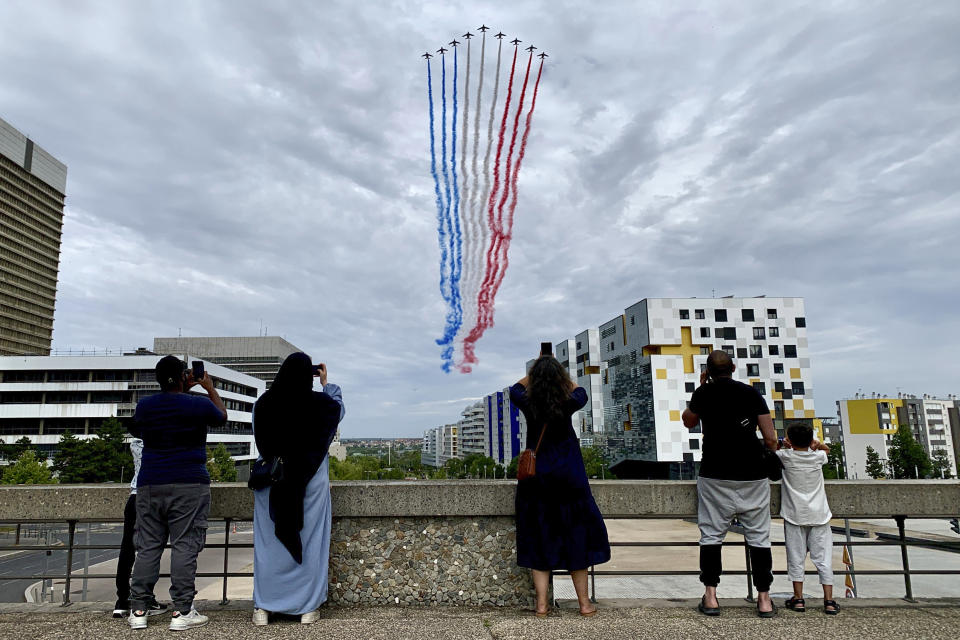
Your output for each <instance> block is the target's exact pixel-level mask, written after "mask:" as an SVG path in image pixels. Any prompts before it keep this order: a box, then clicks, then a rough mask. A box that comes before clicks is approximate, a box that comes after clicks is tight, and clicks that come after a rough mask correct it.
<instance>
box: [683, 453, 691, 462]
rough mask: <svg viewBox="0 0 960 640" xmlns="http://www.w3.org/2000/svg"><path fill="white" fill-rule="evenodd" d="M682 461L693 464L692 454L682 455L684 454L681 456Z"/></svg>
mask: <svg viewBox="0 0 960 640" xmlns="http://www.w3.org/2000/svg"><path fill="white" fill-rule="evenodd" d="M683 461H684V462H693V454H692V453H684V454H683Z"/></svg>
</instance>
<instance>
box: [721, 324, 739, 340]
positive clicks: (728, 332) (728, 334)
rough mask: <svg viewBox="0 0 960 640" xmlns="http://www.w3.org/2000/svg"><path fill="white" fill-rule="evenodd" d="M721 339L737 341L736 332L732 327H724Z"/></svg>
mask: <svg viewBox="0 0 960 640" xmlns="http://www.w3.org/2000/svg"><path fill="white" fill-rule="evenodd" d="M723 338H724V339H725V340H736V339H737V330H736V328H734V327H724V328H723Z"/></svg>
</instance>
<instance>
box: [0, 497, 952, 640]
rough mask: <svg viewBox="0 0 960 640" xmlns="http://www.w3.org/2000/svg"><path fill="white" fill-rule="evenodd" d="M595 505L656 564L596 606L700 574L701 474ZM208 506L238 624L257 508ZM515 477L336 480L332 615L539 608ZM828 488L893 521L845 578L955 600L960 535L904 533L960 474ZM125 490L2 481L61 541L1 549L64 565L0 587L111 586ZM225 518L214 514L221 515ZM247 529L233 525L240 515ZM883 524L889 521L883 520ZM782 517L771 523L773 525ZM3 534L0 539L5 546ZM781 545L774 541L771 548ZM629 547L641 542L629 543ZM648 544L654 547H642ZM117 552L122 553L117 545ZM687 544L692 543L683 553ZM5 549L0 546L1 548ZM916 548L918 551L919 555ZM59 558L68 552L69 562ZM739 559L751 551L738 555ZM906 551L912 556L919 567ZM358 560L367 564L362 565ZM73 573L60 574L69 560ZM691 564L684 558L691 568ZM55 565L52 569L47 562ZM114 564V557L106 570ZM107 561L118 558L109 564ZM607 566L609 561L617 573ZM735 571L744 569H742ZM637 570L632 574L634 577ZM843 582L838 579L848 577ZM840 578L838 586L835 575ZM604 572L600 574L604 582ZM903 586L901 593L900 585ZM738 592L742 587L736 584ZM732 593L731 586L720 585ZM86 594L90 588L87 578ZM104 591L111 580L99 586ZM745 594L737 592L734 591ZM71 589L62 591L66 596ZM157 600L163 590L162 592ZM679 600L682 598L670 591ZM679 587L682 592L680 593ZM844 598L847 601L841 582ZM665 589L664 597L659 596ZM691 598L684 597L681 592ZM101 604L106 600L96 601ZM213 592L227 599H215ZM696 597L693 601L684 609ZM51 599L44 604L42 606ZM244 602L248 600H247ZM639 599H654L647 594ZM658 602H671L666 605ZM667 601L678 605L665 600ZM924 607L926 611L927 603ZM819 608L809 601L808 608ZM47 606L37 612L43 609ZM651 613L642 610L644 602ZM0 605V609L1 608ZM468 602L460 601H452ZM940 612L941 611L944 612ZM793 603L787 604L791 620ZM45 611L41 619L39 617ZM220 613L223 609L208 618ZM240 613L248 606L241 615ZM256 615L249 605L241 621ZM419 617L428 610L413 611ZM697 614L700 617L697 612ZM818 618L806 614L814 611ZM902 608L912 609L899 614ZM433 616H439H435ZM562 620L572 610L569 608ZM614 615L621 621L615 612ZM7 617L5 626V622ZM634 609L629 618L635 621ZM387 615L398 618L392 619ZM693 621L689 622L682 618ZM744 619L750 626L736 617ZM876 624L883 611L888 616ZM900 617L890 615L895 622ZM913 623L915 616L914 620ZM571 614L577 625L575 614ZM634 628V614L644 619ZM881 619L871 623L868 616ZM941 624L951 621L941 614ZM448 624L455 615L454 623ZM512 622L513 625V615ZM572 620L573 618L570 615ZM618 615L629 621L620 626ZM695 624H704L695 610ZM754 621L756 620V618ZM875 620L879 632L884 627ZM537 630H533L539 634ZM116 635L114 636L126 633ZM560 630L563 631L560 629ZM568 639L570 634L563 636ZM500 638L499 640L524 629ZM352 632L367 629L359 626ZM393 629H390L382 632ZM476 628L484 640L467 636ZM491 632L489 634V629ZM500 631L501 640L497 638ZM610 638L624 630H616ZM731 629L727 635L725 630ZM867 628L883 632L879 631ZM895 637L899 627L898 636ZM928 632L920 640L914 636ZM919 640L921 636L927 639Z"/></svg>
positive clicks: (843, 501)
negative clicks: (520, 533) (109, 528)
mask: <svg viewBox="0 0 960 640" xmlns="http://www.w3.org/2000/svg"><path fill="white" fill-rule="evenodd" d="M592 487H593V491H594V495H595V497H596V500H597V503H598V505H599V507H600V509H601V511H602V512H603V513H604V516H605V517H606V518H607V520H608V529H609V530H610V532H611V540H613V541H614V554H615V558H617V554H620V553H623V552H625V551H627V550H629V551H630V552H632V553H634V554H635V555H637V556H639V557H640V558H641V559H642V560H643V561H644V562H646V563H650V566H652V567H653V568H652V569H643V568H640V569H637V568H631V569H621V568H616V566H617V565H618V564H619V565H622V564H623V563H622V562H620V561H616V562H611V564H610V565H604V566H600V567H597V568H596V570H595V571H593V572H592V576H591V578H592V579H591V594H592V595H593V597H594V598H597V599H599V601H600V602H601V605H606V606H612V605H613V604H615V603H614V601H611V600H609V599H610V598H611V597H613V596H611V595H605V589H606V588H607V587H606V586H605V585H607V584H610V583H612V581H616V580H623V579H624V578H627V577H629V576H634V577H636V576H639V577H640V578H642V579H644V580H648V579H649V580H660V581H661V582H662V584H663V585H665V586H664V589H669V588H670V585H675V584H677V581H678V580H681V579H687V580H689V581H691V582H694V583H695V580H696V578H695V575H696V573H697V571H696V568H695V567H696V549H694V548H693V547H696V545H697V541H696V535H695V530H696V528H695V525H693V524H691V523H690V522H689V521H688V520H689V519H690V518H694V517H695V514H696V505H697V501H696V489H695V483H694V482H690V481H670V482H658V481H594V482H593V483H592ZM772 489H773V491H772V504H771V507H772V513H773V514H776V513H778V512H779V485H776V484H774V485H772ZM212 491H213V495H212V504H211V520H212V522H211V527H210V536H209V538H208V545H207V548H206V550H205V551H204V552H203V554H201V559H200V572H199V574H198V577H199V578H200V579H201V582H202V585H201V586H199V587H198V588H200V591H201V594H200V596H199V597H200V598H201V599H205V600H207V601H213V602H208V604H207V605H205V606H206V608H207V610H208V611H213V612H217V611H218V608H219V610H220V611H221V613H220V614H219V615H223V616H224V618H223V619H224V620H227V619H230V620H241V619H243V618H242V616H241V617H232V618H231V617H230V616H231V615H233V614H231V613H229V612H228V611H227V609H229V608H230V601H231V600H239V601H245V600H246V599H247V598H249V586H250V583H251V576H252V573H251V571H252V559H251V558H250V555H251V552H250V550H251V547H252V536H251V535H250V534H249V529H250V527H249V524H242V523H247V522H248V521H249V520H250V519H251V518H252V511H253V494H252V493H251V492H250V491H249V490H247V489H246V487H245V486H243V485H239V484H229V485H216V486H214V487H213V490H212ZM514 491H515V482H513V481H421V482H407V481H372V482H361V481H356V482H337V483H333V487H332V500H333V513H334V514H335V516H334V521H333V531H332V537H331V539H332V542H331V572H330V575H331V584H330V592H329V601H330V605H331V606H332V609H331V613H330V615H331V616H333V617H334V618H336V617H337V616H340V615H347V614H341V613H337V611H339V610H338V609H337V607H338V606H351V607H352V606H364V607H375V606H388V607H397V606H401V607H402V606H409V605H453V606H475V607H476V606H480V607H500V608H501V609H503V608H510V611H513V610H514V609H515V608H523V607H529V606H531V605H532V595H533V592H532V584H531V579H530V575H529V572H527V571H526V570H524V569H520V568H518V567H517V566H516V564H515V560H514V558H515V556H514V553H515V529H514V524H513V504H514V500H513V498H514ZM827 491H828V495H829V499H830V503H831V507H832V509H833V512H834V515H835V517H836V518H844V517H848V518H854V519H874V518H883V519H886V520H887V521H888V526H887V527H886V528H885V529H884V530H885V531H886V533H885V534H883V535H882V536H880V534H878V539H877V540H876V541H872V540H864V539H863V538H862V536H861V537H860V538H858V539H856V540H854V541H853V542H852V543H851V545H850V547H849V548H850V550H851V551H852V552H853V554H854V556H855V557H856V555H857V554H858V553H862V552H863V551H864V547H865V546H866V545H872V547H871V550H873V549H876V548H878V547H883V546H886V547H890V549H889V550H890V552H891V558H893V559H894V560H895V562H894V564H891V565H889V566H883V567H879V568H878V566H877V565H876V564H875V563H870V562H865V563H864V566H862V567H859V568H855V570H854V571H850V570H849V569H848V568H847V567H845V566H843V565H841V564H835V570H836V573H837V574H838V576H845V575H846V574H849V573H854V574H855V575H856V576H857V578H858V579H860V580H864V581H866V580H867V579H868V578H872V577H876V576H883V577H884V578H885V579H887V580H889V581H891V582H890V584H892V585H893V588H894V589H897V592H896V593H895V594H888V595H896V596H898V597H899V596H902V598H903V600H902V601H901V602H909V603H916V602H917V600H918V599H921V596H923V595H924V594H922V593H920V594H914V585H915V583H916V584H919V583H920V581H922V580H925V579H934V578H935V579H939V580H941V582H946V583H947V584H948V585H953V586H948V587H946V589H947V590H948V591H950V590H952V591H950V593H949V594H948V595H949V596H951V597H952V598H957V597H958V596H960V586H957V584H958V583H957V582H956V581H955V580H953V579H952V578H949V582H948V577H949V576H952V575H954V574H960V564H958V561H960V555H958V554H956V553H949V551H954V552H956V551H960V538H956V539H949V538H946V539H944V540H932V539H930V538H929V537H925V538H916V537H915V536H914V535H913V534H911V533H910V522H911V521H912V520H913V519H914V518H949V517H956V516H957V512H958V510H960V507H958V505H960V482H958V481H949V480H948V481H834V482H828V483H827ZM127 496H128V489H127V487H125V486H122V485H93V486H79V485H75V486H71V485H64V486H50V487H37V486H7V487H0V521H2V522H4V523H11V524H10V525H8V526H13V524H14V523H51V524H52V523H61V524H60V527H61V528H62V532H63V535H62V538H61V539H60V540H58V541H56V543H55V544H53V543H49V541H48V543H47V544H40V543H39V541H38V543H37V544H32V545H31V544H26V545H24V544H23V543H22V542H21V544H20V545H13V544H10V543H9V542H8V543H7V544H5V545H3V546H4V547H7V549H6V550H9V548H11V547H13V548H17V549H19V550H22V551H45V550H46V549H51V550H54V553H56V554H59V555H60V557H61V560H60V565H59V567H60V568H59V569H51V570H50V571H48V572H46V573H45V575H41V574H40V573H37V572H36V570H34V572H33V573H29V572H26V573H23V574H9V573H8V574H7V575H0V583H2V582H3V581H5V580H23V581H28V580H33V581H41V580H52V581H53V582H54V583H61V584H62V588H61V589H60V590H59V591H57V592H56V595H57V601H58V602H60V601H63V600H65V601H67V602H72V601H75V600H78V599H79V597H78V594H79V587H78V584H79V582H80V581H81V580H83V579H84V578H86V580H87V581H88V582H89V583H90V584H93V583H98V582H100V583H104V582H105V583H106V584H107V585H110V584H112V578H113V575H112V574H111V573H110V572H109V570H108V569H107V570H98V569H97V568H92V569H91V570H90V574H89V575H86V576H83V575H81V573H80V572H79V571H78V570H77V568H76V567H77V566H78V565H77V562H78V559H79V558H80V557H81V555H82V554H84V553H86V552H88V551H91V550H95V549H103V548H110V547H111V545H104V544H87V543H86V542H85V540H84V536H83V532H84V531H85V523H87V522H96V523H104V522H116V521H118V520H120V518H121V516H122V513H123V506H124V503H125V501H126V499H127ZM668 519H669V520H670V521H671V522H677V523H681V525H683V526H684V527H686V528H685V529H684V530H685V531H687V532H688V534H686V535H681V536H677V535H666V534H662V533H658V531H659V529H658V527H660V526H661V523H663V522H665V521H666V520H668ZM216 521H219V522H216ZM238 522H240V523H241V526H240V529H239V530H238V529H237V528H236V525H237V523H238ZM881 528H882V527H881ZM624 529H629V530H630V531H632V532H633V534H632V537H626V538H625V537H624V536H623V535H618V532H619V531H622V530H624ZM776 529H777V526H774V530H776ZM3 541H4V539H2V538H0V544H2V543H3ZM728 544H729V545H730V547H731V549H730V552H731V553H732V554H733V555H732V556H731V557H732V558H734V559H736V558H737V552H736V547H737V546H741V548H742V542H740V541H739V538H738V536H737V535H736V534H735V532H732V533H731V536H730V537H729V539H728ZM775 544H776V543H775ZM630 547H632V548H633V549H629V548H630ZM648 547H652V549H647V548H648ZM112 548H114V549H115V548H116V546H115V545H114V546H113V547H112ZM685 548H686V549H685ZM930 550H935V552H936V553H937V554H939V555H940V556H943V557H944V558H946V561H944V562H942V563H940V564H939V565H937V566H935V567H934V568H930V566H929V565H923V564H920V563H918V562H917V557H916V556H917V555H919V554H921V553H927V552H931V553H932V552H933V551H930ZM3 551H4V549H3V548H0V552H3ZM774 552H775V562H774V569H775V575H776V578H777V580H780V582H779V583H778V582H775V587H774V591H775V592H777V591H778V590H779V589H778V588H777V585H778V584H780V585H783V584H786V583H785V576H784V574H785V571H784V569H785V565H784V563H783V562H782V560H781V561H777V560H776V558H777V557H780V558H782V552H783V550H782V548H780V549H777V548H775V550H774ZM667 554H673V555H672V556H670V557H678V558H682V559H683V562H675V563H672V564H671V563H668V565H667V566H661V565H662V563H660V564H659V565H658V564H657V563H658V562H660V560H662V559H663V557H665V556H666V555H667ZM911 556H913V557H911ZM63 558H69V560H68V561H67V562H63ZM740 558H743V553H742V551H741V552H740ZM911 559H913V561H914V564H913V566H911ZM361 561H362V564H361ZM725 564H726V566H725V569H726V571H725V576H727V577H725V579H724V584H722V585H721V596H722V597H727V598H730V597H734V596H737V597H741V598H742V597H743V596H748V597H749V596H752V593H751V592H750V591H749V586H748V585H749V579H748V578H747V576H748V574H749V567H747V566H745V565H744V564H743V562H742V560H741V561H740V564H739V566H737V565H736V563H734V562H730V561H728V562H726V563H725ZM68 565H69V566H70V567H71V570H70V571H66V568H65V567H66V566H68ZM687 565H689V566H687ZM50 566H51V567H54V565H52V564H51V565H50ZM105 566H106V565H105ZM110 566H112V565H110ZM611 567H613V568H611ZM737 576H739V577H737ZM640 578H637V579H640ZM842 579H843V578H842V577H841V578H840V579H839V580H842ZM565 580H566V578H565V577H563V576H561V575H559V573H558V575H557V577H556V578H555V595H556V594H560V595H559V596H558V597H565V596H563V594H562V593H561V592H562V591H563V589H564V587H563V583H564V581H565ZM839 580H838V584H839V583H840V582H839ZM605 581H606V582H605ZM897 584H899V588H897V586H896V585H897ZM741 587H742V589H741ZM724 588H726V589H727V591H726V593H724V591H723V589H724ZM90 589H91V592H92V591H94V590H95V588H94V587H90ZM96 589H99V590H100V591H103V590H104V589H106V592H109V589H110V587H109V586H107V587H96ZM807 589H808V591H809V592H810V593H811V594H812V593H814V591H815V590H817V585H816V580H815V578H813V577H812V576H811V578H810V579H809V584H808V585H807ZM921 590H922V589H921ZM737 592H739V593H737ZM64 593H65V594H66V595H64ZM158 594H159V595H160V596H161V597H164V596H165V593H164V592H163V590H162V589H161V590H159V591H158ZM674 595H677V594H674ZM680 595H684V594H680ZM837 595H838V596H839V597H841V598H842V595H843V590H842V588H840V589H838V593H837ZM668 596H670V594H669V592H668V593H667V594H665V596H664V597H668ZM687 597H689V595H687ZM101 600H102V598H101ZM217 600H219V602H220V603H221V604H220V605H216V604H214V603H215V602H216V601H217ZM683 602H684V603H685V604H684V606H685V607H686V609H684V611H683V612H676V613H673V614H670V613H665V614H664V615H665V616H667V617H668V618H669V617H670V616H673V617H674V618H678V617H679V618H684V616H686V615H687V613H686V611H687V610H688V609H689V608H690V607H692V606H693V605H692V604H691V603H692V601H690V602H687V601H685V600H684V601H683ZM881 602H882V604H884V606H888V605H889V604H890V601H889V600H883V601H874V604H872V605H871V601H870V599H869V598H860V599H858V600H851V599H841V603H842V604H844V612H843V614H842V615H841V617H840V619H841V620H844V621H846V620H847V619H848V618H849V619H850V620H851V621H854V620H860V621H861V623H864V624H865V621H866V620H868V619H870V620H872V619H873V618H871V617H870V616H866V614H864V615H865V617H863V618H858V617H857V615H858V614H856V613H854V612H853V611H851V610H850V609H849V608H848V605H851V604H852V605H854V606H861V607H863V606H866V607H870V606H877V605H878V604H880V603H881ZM958 602H960V600H955V599H954V600H949V601H945V600H942V599H940V600H929V599H927V600H922V601H921V603H920V604H922V605H923V606H922V607H920V605H917V604H910V606H911V607H914V608H911V609H910V611H912V612H913V613H910V614H909V615H910V616H913V615H915V614H916V612H917V611H921V610H922V611H927V609H925V608H924V607H927V606H936V607H940V608H944V607H945V608H944V611H947V612H948V613H944V614H943V615H948V617H952V619H954V620H956V619H957V616H958V615H960V614H958V609H956V608H950V607H951V606H956V605H957V603H958ZM738 603H739V606H743V603H742V600H736V601H735V600H731V601H729V602H728V604H729V606H735V605H737V604H738ZM80 604H81V605H82V606H81V607H80V608H79V609H77V610H78V611H83V610H86V609H84V607H94V608H96V606H101V608H103V607H106V606H107V605H106V604H101V605H90V604H87V603H80ZM687 605H689V606H687ZM47 606H49V605H47ZM241 606H242V607H247V608H249V603H247V602H241ZM645 606H650V603H647V605H645ZM657 606H667V605H666V603H663V602H660V601H658V604H657ZM671 606H672V605H671ZM916 607H920V608H919V609H918V608H916ZM811 608H812V607H811ZM39 610H40V609H30V611H39ZM644 610H646V609H644ZM2 611H3V609H2V606H0V614H2ZM369 611H371V610H368V613H366V614H364V615H368V616H371V617H373V618H380V617H384V619H386V618H390V616H391V615H392V614H388V613H384V614H380V613H370V612H369ZM458 611H460V610H458ZM481 611H489V613H486V614H483V615H484V616H487V617H488V618H489V617H491V616H492V617H493V618H494V619H501V620H507V619H509V620H514V618H511V616H512V615H513V614H512V613H510V612H509V611H507V612H506V613H496V611H495V610H493V609H482V610H481ZM937 611H940V609H937ZM789 613H790V612H782V613H781V614H780V618H784V617H785V616H787V615H788V614H789ZM602 614H603V615H602V616H601V617H600V618H599V619H601V620H602V619H606V618H605V617H604V616H609V617H610V618H611V622H612V621H613V620H614V619H622V618H623V617H624V615H626V614H618V613H614V612H607V611H604V612H602ZM38 615H39V614H38ZM214 615H218V614H216V613H214ZM237 615H240V614H237ZM246 615H249V611H248V610H247V611H245V612H244V613H243V616H246ZM410 615H421V614H410ZM422 615H426V618H425V622H424V624H428V625H429V624H432V622H431V620H434V618H438V617H439V618H442V619H446V620H450V621H453V620H455V619H457V618H458V616H460V615H461V614H459V613H456V614H455V613H450V614H446V613H443V614H441V613H429V614H422ZM463 615H464V616H466V618H469V619H471V620H473V621H474V622H478V621H479V620H480V618H478V617H476V616H474V617H472V618H471V617H470V616H472V615H473V614H471V613H470V611H469V610H468V611H466V612H464V613H463ZM691 615H692V616H695V614H691ZM812 615H813V614H809V615H808V617H810V616H812ZM904 615H908V614H904ZM928 615H930V616H934V615H939V614H935V613H924V616H921V617H919V618H917V619H916V620H915V621H914V622H915V626H916V628H918V629H920V628H925V627H924V625H925V624H927V623H928V622H929V620H928V618H927V617H926V616H928ZM431 616H433V617H431ZM564 616H566V617H568V618H569V616H568V614H567V613H563V614H561V618H562V617H564ZM618 616H619V617H618ZM2 617H3V616H2V615H0V623H2V622H3V620H2ZM627 617H629V616H627ZM390 619H392V620H394V622H391V623H390V624H399V622H398V620H399V619H398V618H390ZM684 619H685V618H684ZM738 619H739V621H740V622H741V623H743V624H752V620H751V621H747V620H746V619H745V618H744V617H743V616H739V618H738ZM882 619H887V618H886V617H882V618H881V621H882ZM889 619H892V618H889ZM911 619H912V618H911ZM568 622H570V621H569V620H568ZM637 622H638V623H639V620H638V621H637ZM874 622H876V620H874ZM943 622H944V623H946V621H943ZM451 623H452V622H451ZM510 624H519V622H517V621H516V620H514V622H511V623H510ZM571 624H572V623H571ZM617 624H621V623H617ZM690 624H692V625H698V624H700V621H699V620H698V619H696V618H695V617H692V618H691V619H690ZM750 628H752V627H750ZM878 629H879V628H878ZM531 632H532V631H531ZM118 633H119V631H118ZM557 633H560V635H564V634H563V633H561V632H560V630H559V629H557ZM569 633H571V634H573V633H574V632H573V631H569ZM521 635H522V634H520V635H517V636H503V637H521ZM357 637H364V635H363V633H361V634H360V636H357ZM385 637H386V636H385ZM463 637H480V636H463ZM483 637H489V636H483ZM494 637H499V636H496V635H495V636H494ZM608 637H611V638H613V637H629V636H616V635H609V636H608ZM731 637H732V636H731ZM872 637H883V636H882V635H880V636H877V635H874V636H872ZM891 637H893V636H891ZM917 637H921V636H917ZM924 637H925V636H924Z"/></svg>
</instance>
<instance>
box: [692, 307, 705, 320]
mask: <svg viewBox="0 0 960 640" xmlns="http://www.w3.org/2000/svg"><path fill="white" fill-rule="evenodd" d="M693 317H694V318H696V319H697V320H703V319H704V318H705V317H706V316H705V315H704V313H703V309H694V310H693Z"/></svg>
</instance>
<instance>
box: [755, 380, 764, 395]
mask: <svg viewBox="0 0 960 640" xmlns="http://www.w3.org/2000/svg"><path fill="white" fill-rule="evenodd" d="M753 388H754V389H756V390H757V393H759V394H760V395H762V396H765V395H767V385H766V383H765V382H754V383H753Z"/></svg>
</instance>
